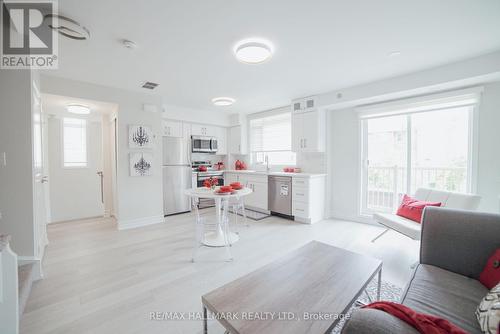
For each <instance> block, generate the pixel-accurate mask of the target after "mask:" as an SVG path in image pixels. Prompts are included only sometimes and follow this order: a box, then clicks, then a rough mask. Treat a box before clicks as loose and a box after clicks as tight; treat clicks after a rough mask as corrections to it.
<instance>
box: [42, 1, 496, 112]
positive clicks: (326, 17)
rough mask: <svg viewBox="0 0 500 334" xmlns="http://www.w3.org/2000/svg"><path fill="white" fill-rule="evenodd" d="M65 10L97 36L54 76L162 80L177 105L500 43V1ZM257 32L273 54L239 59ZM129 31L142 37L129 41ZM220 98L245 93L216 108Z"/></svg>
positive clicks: (280, 95)
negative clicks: (240, 45)
mask: <svg viewBox="0 0 500 334" xmlns="http://www.w3.org/2000/svg"><path fill="white" fill-rule="evenodd" d="M59 12H60V13H61V14H62V15H66V16H69V17H71V18H73V19H75V20H77V21H79V22H80V23H82V24H83V25H85V26H86V27H88V28H89V29H90V31H91V39H90V40H89V41H84V42H78V41H73V40H68V39H65V38H61V39H60V43H59V45H60V49H59V66H60V69H59V70H57V71H50V73H49V74H52V75H57V76H62V77H67V78H72V79H75V80H81V81H88V82H93V83H97V84H101V85H106V86H113V87H119V88H124V89H130V90H138V91H144V89H142V88H139V86H140V84H141V83H142V82H143V81H146V80H148V81H153V82H157V83H159V84H160V86H159V87H158V88H157V89H156V90H155V91H154V92H155V93H156V94H160V95H162V96H163V97H164V98H165V103H167V104H172V105H179V106H184V107H190V108H198V109H213V110H223V111H228V112H245V113H248V112H257V111H262V110H266V109H270V108H274V107H278V106H283V105H286V104H288V103H289V102H290V100H291V99H292V98H297V97H301V96H306V95H311V94H317V93H322V92H327V91H331V90H335V89H339V88H345V87H350V86H354V85H358V84H363V83H367V82H372V81H376V80H380V79H383V78H388V77H394V76H398V75H402V74H406V73H410V72H415V71H419V70H422V69H426V68H430V67H435V66H439V65H443V64H446V63H450V62H454V61H460V60H463V59H467V58H471V57H474V56H478V55H482V54H486V53H490V52H493V51H496V50H498V49H500V1H498V0H480V1H478V0H440V1H436V0H419V1H401V0H379V1H370V0H364V1H361V0H343V1H341V0H322V1H321V0H294V1H292V0H273V1H269V0H252V1H248V0H210V1H206V0H198V1H185V0H177V1H173V0H172V1H165V0H148V1H132V0H127V1H124V0H86V1H81V0H64V1H59ZM252 36H257V37H264V38H267V39H269V40H271V41H272V42H273V43H274V46H275V55H274V57H273V58H272V59H271V60H270V61H268V62H266V63H264V64H261V65H246V64H242V63H239V62H238V61H236V59H235V58H234V56H233V54H232V47H233V45H234V44H235V43H236V42H237V41H238V40H240V39H243V38H247V37H252ZM123 38H126V39H130V40H133V41H135V42H136V43H137V44H138V46H139V47H138V48H137V49H135V50H129V49H126V48H124V47H123V46H122V45H121V43H120V40H121V39H123ZM393 51H399V52H401V55H400V56H397V57H389V54H390V53H391V52H393ZM216 96H230V97H233V98H235V99H236V100H237V101H236V103H235V104H234V105H233V106H231V107H224V108H221V107H218V108H217V107H214V106H212V104H211V102H210V100H211V99H212V98H213V97H216Z"/></svg>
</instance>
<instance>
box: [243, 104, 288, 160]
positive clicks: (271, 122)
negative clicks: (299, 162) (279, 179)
mask: <svg viewBox="0 0 500 334" xmlns="http://www.w3.org/2000/svg"><path fill="white" fill-rule="evenodd" d="M250 153H251V155H252V163H254V164H264V163H266V157H267V159H268V161H269V165H280V166H285V165H287V166H288V165H295V163H296V157H295V153H294V152H292V114H291V113H290V112H287V113H281V114H278V115H273V116H267V117H262V118H256V119H252V120H250Z"/></svg>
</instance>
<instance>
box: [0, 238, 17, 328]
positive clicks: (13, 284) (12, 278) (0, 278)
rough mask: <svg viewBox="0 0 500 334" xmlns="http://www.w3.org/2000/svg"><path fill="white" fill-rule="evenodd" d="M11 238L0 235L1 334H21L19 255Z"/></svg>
mask: <svg viewBox="0 0 500 334" xmlns="http://www.w3.org/2000/svg"><path fill="white" fill-rule="evenodd" d="M9 242H10V236H6V235H0V333H5V334H18V333H19V299H18V277H17V274H18V272H17V255H16V254H15V253H14V252H13V251H12V250H11V249H10V245H9Z"/></svg>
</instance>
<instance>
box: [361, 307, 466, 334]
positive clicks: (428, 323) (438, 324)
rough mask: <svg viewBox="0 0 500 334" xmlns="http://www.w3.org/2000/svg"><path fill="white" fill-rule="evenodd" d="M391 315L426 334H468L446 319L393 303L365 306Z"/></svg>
mask: <svg viewBox="0 0 500 334" xmlns="http://www.w3.org/2000/svg"><path fill="white" fill-rule="evenodd" d="M363 308H370V309H375V310H380V311H383V312H386V313H389V314H391V315H393V316H395V317H396V318H399V319H401V320H402V321H404V322H406V323H407V324H408V325H410V326H412V327H413V328H415V329H416V330H417V331H418V332H419V333H424V334H430V333H432V334H466V332H465V331H464V330H463V329H461V328H460V327H457V326H455V325H454V324H452V323H451V322H449V321H448V320H446V319H443V318H439V317H435V316H433V315H430V314H424V313H418V312H416V311H414V310H412V309H411V308H409V307H407V306H404V305H401V304H397V303H392V302H375V303H371V304H369V305H366V306H363Z"/></svg>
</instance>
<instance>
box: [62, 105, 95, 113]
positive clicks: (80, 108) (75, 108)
mask: <svg viewBox="0 0 500 334" xmlns="http://www.w3.org/2000/svg"><path fill="white" fill-rule="evenodd" d="M66 110H68V112H70V113H72V114H77V115H88V114H90V108H89V107H87V106H84V105H82V104H68V105H67V106H66Z"/></svg>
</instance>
